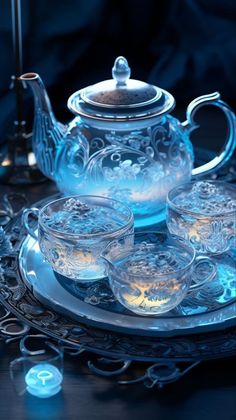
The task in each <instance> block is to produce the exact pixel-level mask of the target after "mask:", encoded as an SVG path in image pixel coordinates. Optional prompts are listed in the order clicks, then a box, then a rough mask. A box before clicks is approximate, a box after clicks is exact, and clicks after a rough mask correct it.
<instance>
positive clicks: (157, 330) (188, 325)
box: [18, 236, 236, 336]
mask: <svg viewBox="0 0 236 420" xmlns="http://www.w3.org/2000/svg"><path fill="white" fill-rule="evenodd" d="M214 261H215V263H216V265H217V276H216V278H215V279H214V280H213V281H212V282H211V283H210V284H209V285H208V286H205V287H204V288H203V289H201V291H200V292H199V291H198V292H195V293H191V294H189V295H188V297H187V298H186V299H185V300H184V301H183V302H182V303H181V305H179V306H178V307H177V308H176V309H175V310H173V311H171V312H169V313H168V314H165V315H164V316H163V315H162V316H147V317H144V316H138V315H135V314H133V313H131V312H129V311H127V310H126V309H125V308H123V307H122V306H121V305H120V304H119V303H118V302H117V301H116V300H115V298H114V296H113V295H112V292H111V290H110V289H109V284H108V281H107V280H105V281H102V282H94V283H92V284H90V285H89V286H86V287H84V286H81V284H79V283H78V282H75V281H72V280H69V279H65V278H63V277H62V276H58V275H56V274H55V273H54V272H53V270H52V269H51V267H50V266H49V264H48V263H47V262H46V261H45V260H44V258H43V256H42V254H41V252H40V250H39V246H38V243H37V241H36V240H35V239H33V238H32V237H30V236H27V237H26V238H25V239H24V241H23V243H22V245H21V249H20V252H19V256H18V262H19V269H20V273H21V276H22V278H23V281H24V283H25V284H26V285H27V286H28V287H29V288H30V290H31V291H32V292H33V294H34V295H35V297H36V298H37V299H38V300H39V301H40V302H41V303H43V304H44V305H46V306H48V307H50V308H51V309H53V310H55V311H56V312H58V313H61V314H63V315H66V316H70V317H71V318H73V319H75V320H77V321H79V322H82V323H84V324H87V325H92V326H96V327H98V328H102V329H105V330H109V331H117V332H122V333H127V334H135V335H141V336H142V335H145V336H155V335H156V336H176V335H179V334H181V335H182V334H193V333H199V332H206V331H210V330H221V329H222V328H226V327H229V326H233V325H236V250H232V251H231V252H230V253H228V254H225V255H224V256H220V257H214Z"/></svg>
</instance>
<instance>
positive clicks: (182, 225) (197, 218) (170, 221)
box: [166, 181, 236, 254]
mask: <svg viewBox="0 0 236 420" xmlns="http://www.w3.org/2000/svg"><path fill="white" fill-rule="evenodd" d="M166 223H167V227H168V229H169V232H170V233H171V234H173V235H177V236H179V237H181V238H183V239H186V240H187V241H188V242H189V243H190V244H191V245H193V246H194V248H195V249H196V251H197V252H199V253H202V254H207V253H209V254H222V253H223V252H226V251H227V250H228V249H229V248H230V247H235V246H236V188H235V187H234V186H233V185H231V184H229V183H226V182H221V181H201V182H190V183H186V184H183V185H180V186H178V187H176V188H174V189H173V190H171V191H170V192H169V194H168V197H167V219H166Z"/></svg>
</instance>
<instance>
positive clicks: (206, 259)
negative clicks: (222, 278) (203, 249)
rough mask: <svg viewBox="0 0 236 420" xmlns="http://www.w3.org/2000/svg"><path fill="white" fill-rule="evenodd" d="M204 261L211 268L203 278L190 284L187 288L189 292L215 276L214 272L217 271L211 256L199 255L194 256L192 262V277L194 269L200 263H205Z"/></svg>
mask: <svg viewBox="0 0 236 420" xmlns="http://www.w3.org/2000/svg"><path fill="white" fill-rule="evenodd" d="M206 263H208V264H209V266H210V267H211V270H210V272H209V274H208V275H206V277H205V278H203V280H202V281H197V282H196V283H194V284H191V285H190V288H189V292H192V291H193V290H198V289H200V288H201V287H202V286H204V285H205V284H206V283H208V282H209V281H211V280H212V279H213V278H214V277H215V275H216V272H217V269H216V265H215V263H214V262H213V261H212V260H211V258H209V257H203V256H201V255H199V256H197V257H196V258H195V261H194V263H193V268H192V278H193V279H194V274H195V273H196V270H197V269H198V268H199V267H200V266H201V265H202V264H206Z"/></svg>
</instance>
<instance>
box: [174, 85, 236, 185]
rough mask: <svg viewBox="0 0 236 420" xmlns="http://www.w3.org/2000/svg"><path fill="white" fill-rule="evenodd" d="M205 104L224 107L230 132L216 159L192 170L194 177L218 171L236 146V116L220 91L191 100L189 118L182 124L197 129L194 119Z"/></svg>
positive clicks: (188, 110)
mask: <svg viewBox="0 0 236 420" xmlns="http://www.w3.org/2000/svg"><path fill="white" fill-rule="evenodd" d="M203 105H215V106H218V107H219V108H220V109H222V111H223V112H224V113H225V115H226V118H227V121H228V127H229V133H228V137H227V139H226V142H225V144H224V146H223V148H222V149H221V151H220V153H219V154H218V155H217V156H216V157H215V158H214V159H212V160H210V162H208V163H205V164H204V165H201V166H199V167H198V168H194V169H193V170H192V176H193V177H196V176H198V175H203V174H204V175H206V174H210V173H212V172H216V171H217V170H218V169H220V168H221V167H222V166H223V165H225V164H226V162H227V161H228V160H229V159H230V157H231V156H232V154H233V152H234V150H235V147H236V117H235V114H234V112H233V111H232V110H231V108H230V107H229V105H227V104H226V103H225V102H223V101H222V100H221V99H220V94H219V92H214V93H211V94H209V95H203V96H199V97H198V98H196V99H194V100H193V101H192V102H190V104H189V105H188V108H187V112H186V117H187V120H186V121H184V122H183V123H182V126H183V127H184V128H185V129H186V130H187V131H188V132H191V131H193V130H195V128H197V127H198V124H196V122H195V121H194V116H195V113H196V111H197V110H198V109H199V108H200V107H202V106H203Z"/></svg>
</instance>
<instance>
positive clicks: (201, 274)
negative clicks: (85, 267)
mask: <svg viewBox="0 0 236 420" xmlns="http://www.w3.org/2000/svg"><path fill="white" fill-rule="evenodd" d="M102 257H103V258H104V259H105V261H106V263H107V266H108V268H107V272H108V278H109V283H110V287H111V289H112V291H113V293H114V295H115V297H116V298H117V300H118V301H119V302H120V303H121V304H122V305H123V306H124V307H126V308H127V309H129V310H130V311H132V312H134V313H136V314H139V315H158V314H163V313H165V312H168V311H170V310H171V309H173V308H175V307H176V306H177V305H178V304H179V303H180V302H181V301H182V300H183V299H184V297H185V296H186V295H187V293H188V291H192V290H196V289H198V288H200V287H202V286H203V285H204V284H206V283H207V282H208V281H210V280H211V279H213V278H214V276H215V274H216V267H215V264H214V263H213V262H212V261H211V260H210V259H209V258H207V257H201V256H198V257H196V256H195V250H194V248H193V247H191V246H189V245H188V244H187V243H186V242H185V241H183V240H179V239H178V238H174V237H171V236H169V235H167V234H165V233H161V232H138V233H135V234H133V235H127V236H124V237H123V238H120V239H117V240H116V241H113V242H111V243H110V244H108V246H107V247H106V249H105V250H104V252H103V253H102Z"/></svg>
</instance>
